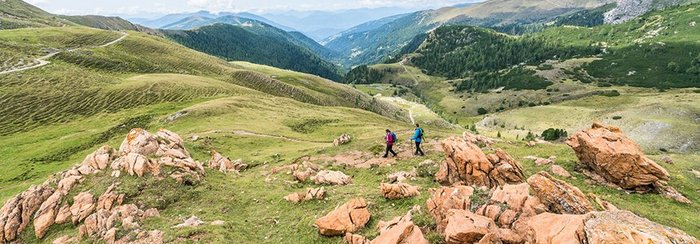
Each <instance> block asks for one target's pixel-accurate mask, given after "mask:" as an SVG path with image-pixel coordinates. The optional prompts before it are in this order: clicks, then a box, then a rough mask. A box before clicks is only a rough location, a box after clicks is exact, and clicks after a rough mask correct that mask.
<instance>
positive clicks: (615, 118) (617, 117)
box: [612, 115, 622, 120]
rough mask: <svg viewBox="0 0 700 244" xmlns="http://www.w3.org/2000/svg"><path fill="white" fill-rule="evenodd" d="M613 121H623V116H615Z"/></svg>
mask: <svg viewBox="0 0 700 244" xmlns="http://www.w3.org/2000/svg"><path fill="white" fill-rule="evenodd" d="M612 119H613V120H621V119H622V116H619V115H615V116H613V117H612Z"/></svg>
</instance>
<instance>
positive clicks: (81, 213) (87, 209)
mask: <svg viewBox="0 0 700 244" xmlns="http://www.w3.org/2000/svg"><path fill="white" fill-rule="evenodd" d="M95 207H96V205H95V199H94V197H93V196H92V194H90V193H89V192H81V193H80V194H78V195H77V196H75V197H73V205H72V206H71V207H70V212H71V219H72V220H73V223H74V224H77V223H79V222H81V221H83V220H84V219H85V218H87V217H88V216H89V215H90V214H92V212H93V211H95Z"/></svg>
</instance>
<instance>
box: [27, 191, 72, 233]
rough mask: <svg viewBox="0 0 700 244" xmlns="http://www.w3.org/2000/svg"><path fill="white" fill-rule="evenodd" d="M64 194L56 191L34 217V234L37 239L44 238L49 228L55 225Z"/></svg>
mask: <svg viewBox="0 0 700 244" xmlns="http://www.w3.org/2000/svg"><path fill="white" fill-rule="evenodd" d="M64 194H65V193H63V192H61V191H55V192H54V193H53V194H51V196H50V197H49V198H47V199H46V201H44V202H43V203H42V204H41V207H39V210H38V211H37V212H36V214H35V217H34V234H35V235H36V237H37V238H39V239H41V238H43V237H44V235H45V234H46V231H48V229H49V227H51V225H53V224H54V223H55V220H56V215H58V212H59V204H60V203H61V199H63V196H64Z"/></svg>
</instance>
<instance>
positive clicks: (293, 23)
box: [262, 7, 419, 42]
mask: <svg viewBox="0 0 700 244" xmlns="http://www.w3.org/2000/svg"><path fill="white" fill-rule="evenodd" d="M417 10H419V9H415V8H411V9H409V8H397V7H383V8H359V9H347V10H334V11H287V12H283V13H266V14H262V16H264V17H265V18H267V19H270V20H272V21H274V22H277V23H280V24H283V25H286V26H290V27H292V28H294V29H296V30H298V31H300V32H302V33H304V34H305V35H307V36H309V37H311V38H313V39H314V40H316V41H318V42H322V41H323V40H324V39H326V38H328V37H330V36H332V35H335V34H338V33H340V32H343V31H345V30H347V29H349V28H352V27H354V26H357V25H361V24H362V23H365V22H367V21H373V20H377V19H381V18H385V17H388V16H394V15H398V14H406V13H411V12H414V11H417Z"/></svg>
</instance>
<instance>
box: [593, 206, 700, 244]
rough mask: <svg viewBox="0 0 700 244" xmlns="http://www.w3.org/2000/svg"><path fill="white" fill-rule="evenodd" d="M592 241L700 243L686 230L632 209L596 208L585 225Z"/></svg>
mask: <svg viewBox="0 0 700 244" xmlns="http://www.w3.org/2000/svg"><path fill="white" fill-rule="evenodd" d="M584 226H585V227H584V229H585V235H586V239H587V240H588V243H613V242H614V243H700V241H698V240H697V239H695V238H693V237H691V236H689V235H688V234H686V233H685V232H683V231H681V230H678V229H674V228H669V227H666V226H663V225H660V224H657V223H654V222H651V221H649V220H648V219H645V218H642V217H639V216H637V215H635V214H633V213H631V212H629V211H606V212H595V213H592V214H590V215H589V217H588V219H587V220H586V221H585V225H584Z"/></svg>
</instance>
